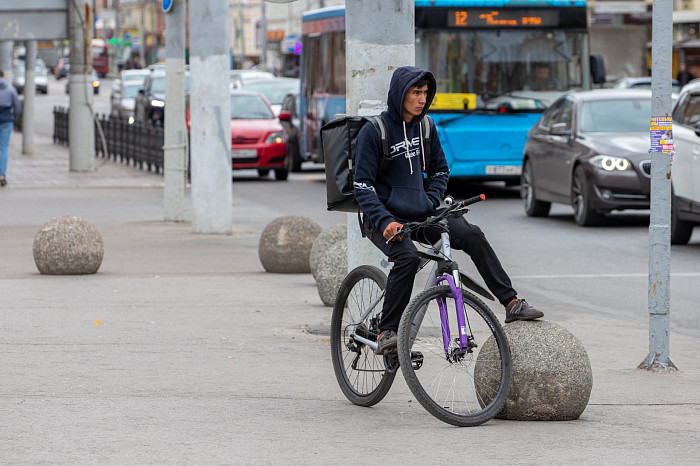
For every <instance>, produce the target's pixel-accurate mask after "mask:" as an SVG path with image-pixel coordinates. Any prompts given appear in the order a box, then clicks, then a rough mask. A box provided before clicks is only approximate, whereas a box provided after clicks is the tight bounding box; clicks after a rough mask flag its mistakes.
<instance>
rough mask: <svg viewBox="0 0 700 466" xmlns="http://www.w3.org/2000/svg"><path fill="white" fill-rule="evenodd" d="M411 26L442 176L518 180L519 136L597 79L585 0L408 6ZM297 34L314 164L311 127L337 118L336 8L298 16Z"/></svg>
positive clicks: (340, 57) (341, 66) (341, 41)
mask: <svg viewBox="0 0 700 466" xmlns="http://www.w3.org/2000/svg"><path fill="white" fill-rule="evenodd" d="M415 23H416V24H415V27H416V30H415V54H416V58H415V64H416V66H418V67H420V68H424V69H428V70H430V71H432V72H433V74H434V75H435V78H436V79H437V86H438V88H437V94H436V96H435V100H434V101H433V104H432V106H431V108H430V115H431V116H432V117H433V119H434V120H435V123H436V125H437V128H438V135H439V137H440V141H441V143H442V146H443V149H444V152H445V156H446V158H447V162H448V164H449V166H450V177H451V178H469V179H472V180H475V181H476V180H482V181H490V180H496V181H505V182H506V183H507V184H517V183H519V180H520V172H521V166H522V156H523V147H524V145H525V137H526V134H527V131H528V130H529V129H530V128H531V127H532V126H533V125H534V124H535V122H536V121H537V120H538V119H539V117H540V115H541V113H542V111H543V110H544V109H545V108H546V107H547V105H548V104H549V103H551V102H553V101H554V100H555V99H556V98H557V97H559V96H560V95H561V94H563V93H564V92H565V91H568V90H571V89H577V90H585V89H590V88H591V86H592V84H593V82H595V83H601V82H604V70H602V63H600V62H595V63H594V66H593V67H591V61H590V59H591V57H590V52H589V45H588V19H587V5H586V2H585V1H584V0H415ZM302 31H303V35H302V60H301V61H302V64H301V75H300V78H301V98H300V115H301V123H300V124H301V126H302V128H301V131H300V134H301V142H300V143H301V149H300V150H301V153H302V154H305V156H306V157H305V158H306V159H307V160H312V161H316V162H322V161H323V155H322V154H321V147H320V137H319V130H320V128H321V126H323V125H324V124H325V123H327V122H328V121H330V120H331V119H333V116H334V115H335V114H342V113H345V8H344V7H343V6H340V7H330V8H322V9H318V10H313V11H308V12H306V13H304V15H303V16H302ZM591 68H594V71H596V75H597V76H596V77H595V79H592V77H591ZM601 73H602V74H601Z"/></svg>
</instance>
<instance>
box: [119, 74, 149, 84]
mask: <svg viewBox="0 0 700 466" xmlns="http://www.w3.org/2000/svg"><path fill="white" fill-rule="evenodd" d="M146 76H147V75H146V74H125V75H124V77H123V80H124V81H138V82H140V83H142V82H143V80H144V78H145V77H146Z"/></svg>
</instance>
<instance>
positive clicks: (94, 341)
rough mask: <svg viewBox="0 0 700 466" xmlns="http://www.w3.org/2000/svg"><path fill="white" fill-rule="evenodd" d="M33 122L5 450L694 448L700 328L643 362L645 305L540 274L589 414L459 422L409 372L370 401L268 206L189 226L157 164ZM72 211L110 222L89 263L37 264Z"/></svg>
mask: <svg viewBox="0 0 700 466" xmlns="http://www.w3.org/2000/svg"><path fill="white" fill-rule="evenodd" d="M37 142H38V144H37V153H36V154H35V155H32V156H23V155H20V154H19V144H20V143H21V136H20V135H18V134H17V133H15V134H13V136H12V145H11V159H10V163H9V169H8V180H9V183H10V184H9V186H8V187H6V188H3V189H2V190H0V225H1V226H0V257H1V259H0V297H2V301H1V303H2V304H1V305H0V412H1V413H2V415H0V463H1V464H120V465H121V464H173V463H180V464H195V463H196V464H245V465H248V464H335V463H340V462H342V463H348V461H351V462H363V463H364V462H367V463H375V462H383V463H386V464H443V463H446V462H448V461H450V462H455V461H460V462H461V461H466V462H469V463H473V464H533V465H539V464H596V465H599V464H615V465H618V464H629V465H632V464H635V465H636V464H642V463H644V464H659V465H661V464H663V465H667V464H697V462H698V456H699V455H700V442H699V439H700V389H699V388H698V387H700V338H698V337H697V335H695V334H693V333H692V332H680V331H678V332H676V331H674V332H673V333H672V358H673V360H674V362H675V363H676V364H677V366H678V367H679V368H680V369H681V370H680V371H678V372H674V373H649V372H646V371H640V370H637V369H636V366H637V364H639V362H641V360H642V359H643V358H644V356H645V355H646V353H647V351H648V349H647V348H646V342H647V341H648V322H647V321H645V320H644V319H634V320H629V319H624V318H621V317H617V316H616V315H615V314H614V313H611V312H607V310H605V309H595V308H590V307H585V306H584V305H581V304H578V303H570V304H569V305H568V308H567V309H561V306H557V303H558V302H559V303H560V302H562V301H561V299H559V298H560V297H559V296H556V292H557V290H556V289H555V288H554V285H553V286H552V289H538V288H536V287H535V286H532V287H531V288H530V289H529V290H528V291H529V293H528V296H531V295H537V299H538V300H539V301H541V302H543V303H544V305H545V307H546V309H548V312H547V315H546V318H547V319H551V320H552V321H555V322H557V323H559V324H561V325H563V326H565V327H566V328H567V329H569V330H570V331H571V332H572V333H573V334H574V335H576V337H577V338H579V339H580V340H581V342H582V343H583V344H584V346H585V348H586V350H587V351H588V355H589V358H590V361H591V365H592V368H593V378H594V380H593V391H592V394H591V399H590V402H589V405H588V407H587V408H586V410H585V411H584V413H583V415H582V416H581V418H580V419H579V420H576V421H570V422H514V421H503V420H493V421H490V422H489V423H487V424H485V425H484V426H481V427H478V428H473V429H457V428H452V427H449V426H447V425H446V424H443V423H441V422H440V421H438V420H436V419H435V418H433V417H432V416H430V415H429V414H428V413H427V412H425V410H423V408H421V407H420V405H419V404H418V403H417V402H415V400H414V399H413V396H412V394H411V393H410V391H409V390H408V388H407V387H406V385H405V383H404V382H403V380H402V379H401V377H400V376H399V377H397V378H396V382H395V383H394V386H393V387H392V389H391V391H390V393H389V395H388V396H387V397H386V399H385V400H384V401H382V402H381V403H380V404H379V405H377V406H376V407H374V408H371V409H369V408H358V407H356V406H353V405H351V404H350V403H348V402H347V401H346V400H345V398H344V397H343V395H342V393H341V392H340V390H339V388H338V386H337V383H336V381H335V378H334V376H333V371H332V368H331V361H330V351H329V336H328V330H329V320H330V309H329V308H327V307H324V306H323V305H322V303H321V301H320V298H319V297H318V293H317V290H316V286H315V283H314V280H313V278H312V277H311V275H310V274H294V275H283V274H267V273H265V272H264V271H263V269H262V266H261V265H260V263H259V260H258V255H257V245H258V239H259V233H260V231H261V229H262V228H263V227H264V226H265V225H266V224H267V223H268V222H269V221H270V220H272V219H273V218H274V217H276V216H277V215H278V214H279V212H278V211H276V210H274V207H270V206H261V205H255V204H253V203H252V202H253V201H251V200H250V199H249V200H248V201H247V202H242V201H238V200H234V209H235V212H236V219H237V221H236V226H235V227H234V230H233V233H232V235H227V236H222V235H194V234H192V233H191V226H190V225H189V223H187V222H183V223H166V222H163V221H162V189H161V187H162V183H163V178H162V175H159V174H153V173H148V172H144V171H141V170H139V169H137V168H134V167H129V166H125V165H123V164H120V163H116V162H111V161H105V162H104V164H101V165H100V166H99V168H98V169H97V170H96V172H94V173H90V174H86V173H74V172H69V171H68V166H69V163H68V149H67V148H66V147H63V146H54V145H53V144H51V143H50V141H37ZM98 163H99V160H98ZM76 188H78V189H76ZM135 188H142V189H135ZM249 203H250V205H249ZM263 207H264V208H263ZM67 212H75V213H76V214H78V215H85V216H87V217H89V218H92V219H94V222H95V223H96V225H97V226H98V229H99V230H100V233H101V234H102V236H103V239H104V241H105V258H104V260H103V263H102V266H101V268H100V271H99V272H98V273H97V274H94V275H91V276H42V275H40V274H39V273H38V272H37V270H36V267H35V266H34V263H33V257H32V243H33V237H34V234H35V233H36V231H38V229H39V228H40V227H41V225H42V224H43V223H44V222H45V221H47V220H48V219H49V218H51V217H52V216H54V215H56V214H57V213H60V214H65V213H67ZM601 292H603V291H601ZM604 292H611V291H610V290H604ZM550 295H551V296H550Z"/></svg>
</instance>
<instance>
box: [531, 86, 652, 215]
mask: <svg viewBox="0 0 700 466" xmlns="http://www.w3.org/2000/svg"><path fill="white" fill-rule="evenodd" d="M650 118H651V91H648V90H632V89H623V90H612V89H600V90H595V91H585V92H572V93H568V94H566V95H564V96H562V97H561V98H559V99H558V100H556V101H555V102H554V103H553V104H552V105H551V106H550V107H549V108H548V109H547V110H546V111H545V112H544V113H543V114H542V117H541V118H540V120H539V121H538V122H537V123H536V124H535V125H534V126H533V127H532V128H531V129H530V131H529V132H528V135H527V141H526V143H525V149H524V152H523V171H522V177H521V197H522V198H523V201H524V204H525V212H526V213H527V215H529V216H531V217H543V216H546V215H548V214H549V209H550V207H551V203H552V202H557V203H561V204H567V205H570V206H572V207H573V208H574V219H575V220H576V223H577V224H579V225H582V226H588V225H595V224H599V223H601V222H602V221H603V219H604V217H605V214H607V213H609V212H611V211H614V210H623V209H648V208H649V189H650V180H649V172H650V168H651V162H650V156H649V147H650V138H649V125H650Z"/></svg>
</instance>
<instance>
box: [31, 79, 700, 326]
mask: <svg viewBox="0 0 700 466" xmlns="http://www.w3.org/2000/svg"><path fill="white" fill-rule="evenodd" d="M49 84H50V89H49V94H48V95H37V96H36V100H35V102H36V112H35V114H36V116H37V119H36V123H35V125H36V132H37V133H38V134H42V135H46V136H50V135H51V134H52V132H53V117H52V114H51V109H52V108H53V106H54V105H64V106H67V105H68V104H69V96H68V95H66V93H65V89H64V85H65V80H60V81H57V80H55V79H54V78H53V77H50V78H49ZM110 89H111V80H109V79H104V80H102V83H101V88H100V93H99V94H98V95H95V96H94V97H95V104H94V105H95V111H96V112H97V113H108V112H109V93H110ZM319 168H320V167H319V166H318V165H305V166H304V172H303V173H299V174H290V177H289V180H288V181H286V182H277V181H275V180H274V177H273V176H272V175H270V176H268V177H265V178H260V177H259V176H258V174H257V172H256V171H255V170H242V171H236V172H234V175H233V180H234V183H233V193H234V206H236V205H238V206H241V207H245V210H246V212H247V213H246V215H251V216H253V217H258V216H259V218H261V219H265V218H268V219H269V216H270V215H271V213H272V212H278V213H290V214H293V213H299V212H303V213H304V214H305V215H307V216H309V217H310V218H312V219H313V220H315V221H317V222H318V223H319V224H320V225H321V226H324V227H325V226H330V225H332V224H334V223H338V222H345V221H346V220H347V218H348V217H347V215H346V214H343V213H337V212H327V211H326V210H325V184H324V183H325V177H324V174H323V173H322V172H321V171H320V170H319ZM448 192H449V193H450V194H452V195H453V196H455V197H456V198H458V199H463V198H467V197H471V196H473V195H476V194H479V193H482V192H483V193H485V194H486V195H487V201H486V202H483V203H481V204H478V205H475V206H474V207H473V208H472V210H471V212H470V213H469V214H468V216H467V219H468V220H469V221H471V222H472V223H476V224H477V225H479V226H480V227H482V229H483V230H484V231H485V233H486V235H487V237H488V238H489V240H490V241H491V242H492V245H493V247H494V249H495V250H496V252H497V253H498V254H499V257H500V259H501V261H502V262H503V264H504V266H505V268H506V270H507V271H508V272H509V274H510V275H511V277H512V279H513V283H514V286H515V288H516V289H517V290H519V292H520V293H521V295H523V296H524V297H526V298H527V299H529V300H530V301H535V300H534V299H532V297H531V296H532V295H535V296H534V297H536V296H537V295H538V294H542V295H548V296H560V301H561V303H562V305H563V306H575V305H576V304H577V303H576V302H571V301H572V300H573V298H571V297H572V296H576V298H575V301H579V302H580V304H583V305H586V306H591V307H593V308H603V307H605V308H607V309H614V312H615V313H617V314H619V315H625V314H628V315H630V316H639V315H640V314H644V313H647V312H648V296H647V290H648V288H649V287H648V275H649V272H648V271H649V244H648V222H649V212H648V211H638V212H635V211H626V212H620V213H614V214H612V215H610V216H609V218H608V222H607V224H606V225H604V226H600V227H593V228H582V227H578V226H576V225H575V223H574V222H573V216H572V210H571V208H570V207H567V206H561V205H556V204H555V205H553V207H552V211H551V213H550V215H549V217H547V218H529V217H527V216H526V215H525V214H524V211H523V208H522V204H521V201H520V199H519V197H518V188H517V187H515V188H505V187H503V186H502V185H501V184H499V183H493V184H488V183H487V184H479V183H466V182H462V181H459V180H454V181H453V182H451V183H450V186H449V188H448ZM86 202H87V203H88V205H89V200H87V201H86ZM96 211H99V208H96ZM96 214H97V215H98V216H99V212H96ZM234 215H236V214H235V213H234ZM351 221H355V219H354V217H352V216H351ZM234 223H235V218H234ZM262 227H264V224H261V228H262ZM697 264H700V228H696V229H695V232H694V234H693V237H692V238H691V240H690V242H689V243H688V245H686V246H673V248H672V253H671V310H672V313H671V316H672V317H671V320H672V323H674V324H675V325H677V326H678V328H679V329H680V330H681V331H688V332H697V334H698V335H700V315H698V314H697V313H696V312H695V303H697V302H699V301H700V290H699V289H698V287H697V286H695V284H696V283H697V281H698V279H700V266H698V265H697ZM461 265H462V267H463V268H466V270H467V271H469V272H470V273H471V274H472V275H475V276H477V275H478V274H477V272H476V270H475V268H474V267H473V265H472V264H471V261H470V260H469V259H468V258H467V257H464V259H463V260H461ZM533 266H534V267H533ZM533 268H534V269H535V270H537V273H534V274H533V273H532V270H533ZM526 270H527V272H526ZM582 299H583V301H581V300H582ZM610 304H613V305H612V306H610Z"/></svg>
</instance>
